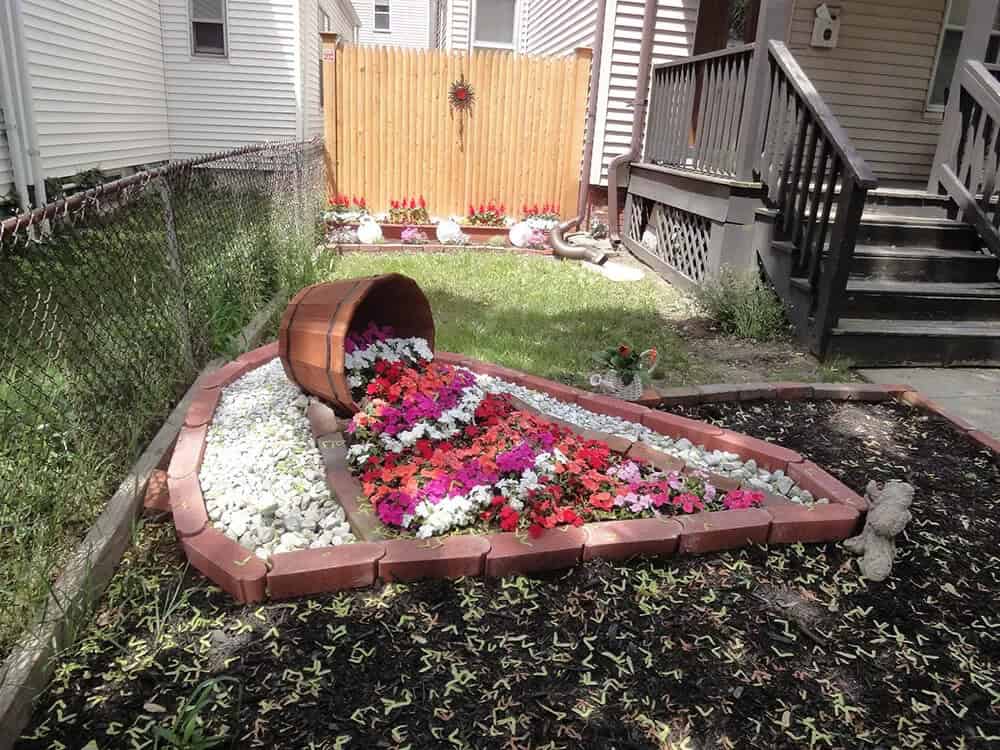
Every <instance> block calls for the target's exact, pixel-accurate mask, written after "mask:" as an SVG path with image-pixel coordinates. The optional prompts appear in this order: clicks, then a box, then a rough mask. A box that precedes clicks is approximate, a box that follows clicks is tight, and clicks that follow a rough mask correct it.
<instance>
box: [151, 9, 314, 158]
mask: <svg viewBox="0 0 1000 750" xmlns="http://www.w3.org/2000/svg"><path fill="white" fill-rule="evenodd" d="M226 11H227V20H228V24H227V34H228V42H229V55H228V56H227V57H226V58H214V57H209V56H204V55H193V54H192V53H191V38H190V23H189V0H160V14H161V19H162V24H163V47H164V60H165V62H166V87H167V97H168V103H169V122H170V135H171V140H172V145H173V156H174V157H175V158H184V157H188V156H193V155H196V154H202V153H209V152H212V151H219V150H223V149H228V148H234V147H237V146H242V145H246V144H250V143H256V142H257V141H262V140H287V139H292V138H295V137H296V136H297V127H296V91H297V89H298V88H299V78H298V72H299V71H298V64H299V57H300V55H299V50H298V48H297V40H298V31H297V26H298V23H299V19H298V7H297V4H296V3H295V2H294V0H229V2H228V3H227V7H226Z"/></svg>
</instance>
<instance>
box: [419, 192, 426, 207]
mask: <svg viewBox="0 0 1000 750" xmlns="http://www.w3.org/2000/svg"><path fill="white" fill-rule="evenodd" d="M419 203H420V207H421V208H427V201H425V200H424V196H422V195H421V196H420V200H419Z"/></svg>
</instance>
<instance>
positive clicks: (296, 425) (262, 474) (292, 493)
mask: <svg viewBox="0 0 1000 750" xmlns="http://www.w3.org/2000/svg"><path fill="white" fill-rule="evenodd" d="M308 402H309V399H308V397H307V396H306V395H305V394H304V393H302V391H300V390H299V388H298V387H297V386H296V385H295V384H294V383H291V382H290V381H289V380H288V378H287V377H286V376H285V371H284V370H283V369H282V367H281V361H280V360H278V359H275V360H273V361H272V362H269V363H268V364H266V365H263V366H262V367H259V368H257V369H255V370H252V371H251V372H249V373H247V374H246V375H244V376H243V377H242V378H240V379H239V380H237V381H236V382H235V383H232V384H231V385H229V386H227V387H226V388H225V389H224V390H223V392H222V398H221V400H220V402H219V405H218V407H217V408H216V410H215V415H214V417H213V418H212V423H211V425H210V426H209V429H208V442H207V446H206V449H205V458H204V460H203V461H202V465H201V471H200V473H199V478H200V479H201V488H202V492H203V494H204V496H205V504H206V507H207V508H208V516H209V518H210V519H211V521H212V523H213V525H214V526H215V527H216V528H218V529H219V530H220V531H222V532H223V533H224V534H225V535H226V536H228V537H229V538H230V539H234V540H236V541H238V542H239V543H240V544H242V545H243V546H244V547H246V548H247V549H250V550H253V551H254V553H255V554H256V555H257V556H258V557H260V558H262V559H266V558H267V557H268V556H270V555H271V554H274V553H277V552H288V551H291V550H297V549H307V548H310V547H328V546H331V545H338V544H347V543H349V542H353V541H355V539H354V535H353V534H352V533H351V529H350V526H349V525H348V523H347V520H346V518H345V516H344V510H343V508H341V507H340V504H339V503H338V502H337V500H336V499H335V498H334V497H333V496H332V495H331V494H330V490H329V489H328V487H327V485H326V478H325V475H324V467H323V459H322V457H321V456H320V453H319V451H318V450H317V449H316V446H315V443H314V442H313V438H312V433H311V431H310V429H309V421H308V419H306V416H305V409H306V406H307V405H308Z"/></svg>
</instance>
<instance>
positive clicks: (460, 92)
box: [455, 86, 469, 102]
mask: <svg viewBox="0 0 1000 750" xmlns="http://www.w3.org/2000/svg"><path fill="white" fill-rule="evenodd" d="M468 96H469V92H468V91H466V90H465V89H463V88H462V87H461V86H459V87H458V88H456V89H455V98H456V99H458V100H459V101H460V102H464V101H465V100H466V98H468Z"/></svg>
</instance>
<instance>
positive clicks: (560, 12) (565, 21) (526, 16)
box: [521, 0, 597, 57]
mask: <svg viewBox="0 0 1000 750" xmlns="http://www.w3.org/2000/svg"><path fill="white" fill-rule="evenodd" d="M523 2H524V5H525V8H524V10H523V11H522V16H521V30H522V33H521V51H522V52H524V53H526V54H529V55H551V56H556V57H564V56H565V55H571V54H573V50H575V49H576V48H577V47H592V46H593V44H594V32H595V30H596V29H597V0H523Z"/></svg>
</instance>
